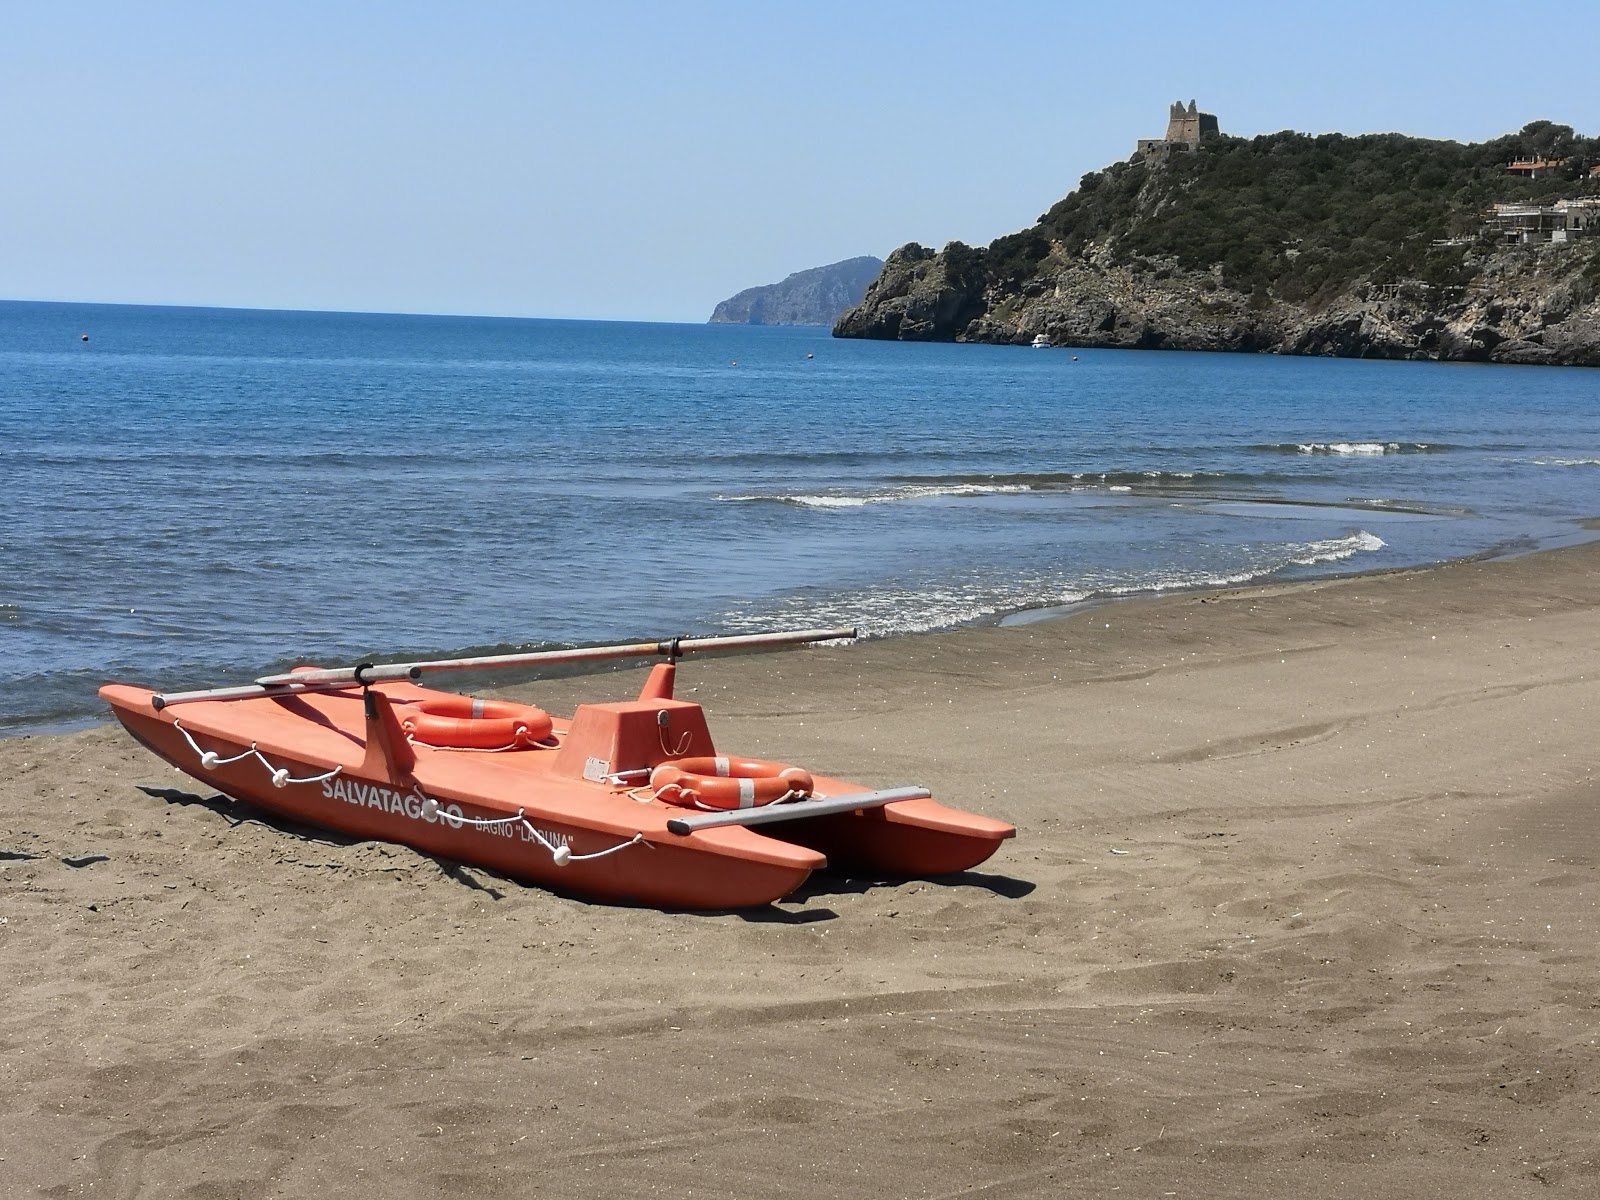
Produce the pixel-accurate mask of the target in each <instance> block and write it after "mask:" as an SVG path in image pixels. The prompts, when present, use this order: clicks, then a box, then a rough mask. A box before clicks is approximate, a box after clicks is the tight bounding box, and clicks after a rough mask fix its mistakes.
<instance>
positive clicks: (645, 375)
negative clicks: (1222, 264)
mask: <svg viewBox="0 0 1600 1200" xmlns="http://www.w3.org/2000/svg"><path fill="white" fill-rule="evenodd" d="M83 334H87V335H88V340H87V341H85V340H82V336H81V335H83ZM1597 484H1600V372H1597V371H1585V370H1581V369H1558V368H1514V367H1493V366H1442V365H1438V364H1423V363H1382V362H1358V361H1344V360H1324V359H1292V358H1274V357H1257V356H1245V355H1206V354H1181V353H1154V352H1117V351H1092V350H1080V351H1065V350H1048V351H1041V350H1033V349H1029V348H1018V347H988V346H953V345H907V344H898V343H880V342H852V341H835V340H833V339H832V338H831V337H829V336H828V333H827V331H826V330H821V329H761V328H747V327H737V326H689V325H649V324H628V323H611V322H577V321H547V320H515V319H491V318H468V317H427V316H393V315H362V314H335V313H300V312H256V311H238V310H221V309H183V308H147V307H131V306H112V305H68V304H44V303H25V302H3V303H0V488H3V493H0V494H3V496H4V501H5V522H4V525H3V526H0V731H7V730H9V731H11V732H17V731H21V730H26V729H34V728H40V727H46V726H51V725H59V724H61V723H63V722H71V721H73V720H77V719H82V718H85V717H89V716H93V715H96V714H97V713H98V712H99V708H98V702H97V701H96V699H95V696H94V689H95V687H96V686H98V684H99V683H101V682H102V681H104V680H106V679H110V678H118V679H124V680H129V681H136V682H142V683H146V684H149V685H151V686H156V687H164V688H172V687H180V686H202V685H206V684H210V683H223V682H237V681H241V680H245V679H248V678H251V677H253V676H255V675H257V674H260V673H261V672H263V671H264V670H268V669H275V668H279V667H282V666H283V665H285V664H288V663H291V662H299V661H313V662H320V663H324V664H337V663H347V662H354V661H357V660H359V659H362V658H372V657H377V658H379V659H380V660H382V659H394V658H412V657H418V656H422V655H426V654H431V653H434V652H451V653H453V652H458V651H466V650H477V651H485V652H488V651H501V650H506V649H510V648H513V647H524V646H527V647H537V646H544V645H563V644H572V643H579V642H592V641H605V640H613V639H621V640H636V639H640V638H649V637H657V636H667V635H671V634H677V633H713V632H731V631H746V630H757V629H766V628H782V627H797V626H812V625H832V624H852V625H859V626H861V627H862V629H863V630H864V631H865V632H866V633H868V634H870V635H873V636H893V635H895V634H902V633H907V632H912V631H920V630H928V629H936V628H943V627H950V626H957V625H961V624H966V623H972V622H983V621H993V620H996V619H1000V618H1004V617H1006V616H1007V615H1008V614H1017V613H1025V612H1028V611H1030V610H1038V609H1041V608H1050V607H1055V606H1062V605H1070V604H1073V603H1076V602H1079V601H1083V600H1087V599H1094V598H1103V597H1113V596H1123V595H1132V594H1140V593H1149V592H1157V591H1163V590H1170V589H1178V588H1193V587H1203V586H1208V585H1217V584H1224V583H1242V582H1246V581H1250V580H1261V579H1268V578H1305V577H1310V576H1315V575H1324V574H1329V573H1339V572H1350V571H1361V570H1369V569H1378V568H1386V567H1398V566H1405V565H1415V564H1424V563H1432V562H1438V561H1442V560H1447V559H1452V558H1458V557H1463V556H1469V555H1482V554H1499V553H1510V552H1515V551H1520V550H1525V549H1532V548H1535V547H1540V546H1550V545H1556V544H1562V543H1565V542H1569V541H1574V540H1579V539H1581V538H1584V537H1587V536H1590V535H1589V534H1587V533H1586V532H1584V531H1583V530H1582V529H1581V528H1580V527H1579V526H1578V524H1577V521H1578V519H1580V518H1585V517H1590V516H1594V515H1596V514H1597V512H1600V502H1597V500H1596V485H1597Z"/></svg>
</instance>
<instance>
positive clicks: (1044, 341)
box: [1032, 333, 1050, 350]
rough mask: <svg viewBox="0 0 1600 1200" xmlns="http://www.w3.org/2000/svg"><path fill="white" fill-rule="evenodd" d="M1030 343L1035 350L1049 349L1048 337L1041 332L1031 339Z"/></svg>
mask: <svg viewBox="0 0 1600 1200" xmlns="http://www.w3.org/2000/svg"><path fill="white" fill-rule="evenodd" d="M1032 345H1033V348H1034V349H1035V350H1048V349H1050V339H1049V337H1047V336H1046V335H1045V334H1042V333H1041V334H1038V335H1037V336H1036V337H1035V338H1034V339H1033V342H1032Z"/></svg>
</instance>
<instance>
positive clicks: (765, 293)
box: [709, 255, 883, 325]
mask: <svg viewBox="0 0 1600 1200" xmlns="http://www.w3.org/2000/svg"><path fill="white" fill-rule="evenodd" d="M882 269H883V260H882V259H881V258H873V257H871V256H870V255H866V256H863V257H861V258H847V259H845V260H844V261H843V262H836V263H829V264H828V265H827V266H825V267H812V268H811V269H810V270H808V271H796V272H795V273H794V274H793V275H790V276H789V277H788V278H787V279H785V280H783V281H782V282H781V283H769V284H764V285H763V286H761V287H753V288H746V289H745V290H744V291H742V292H740V293H739V294H738V295H736V296H731V297H729V298H728V299H726V300H724V301H723V302H722V303H721V304H719V305H717V307H716V311H714V312H713V313H712V314H711V320H710V322H709V323H710V324H713V325H832V324H833V323H834V322H835V321H837V320H838V319H839V316H840V314H842V313H844V312H845V311H846V310H848V309H850V308H853V307H855V306H856V305H857V304H860V303H861V297H862V296H863V295H864V294H865V293H866V290H867V285H868V284H869V283H871V282H872V281H873V280H874V279H876V278H877V277H878V272H879V271H881V270H882Z"/></svg>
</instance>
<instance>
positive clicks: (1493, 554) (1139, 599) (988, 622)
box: [0, 516, 1600, 745]
mask: <svg viewBox="0 0 1600 1200" xmlns="http://www.w3.org/2000/svg"><path fill="white" fill-rule="evenodd" d="M1572 522H1573V525H1574V526H1575V529H1577V530H1587V531H1593V532H1591V533H1590V534H1589V535H1588V536H1584V535H1582V534H1579V533H1577V532H1574V533H1573V534H1572V535H1571V536H1570V538H1567V539H1562V540H1560V541H1556V542H1553V543H1548V542H1547V543H1545V544H1543V545H1538V546H1534V547H1531V548H1521V549H1511V550H1507V549H1503V548H1498V547H1489V548H1487V549H1485V550H1483V551H1481V552H1479V553H1477V554H1470V555H1464V556H1461V557H1458V558H1450V559H1444V560H1441V561H1439V562H1433V563H1426V564H1422V565H1418V566H1397V567H1372V568H1368V569H1365V570H1356V571H1350V572H1347V573H1334V574H1328V575H1317V576H1312V577H1308V578H1300V579H1287V580H1279V581H1274V580H1273V579H1272V578H1271V576H1261V577H1258V578H1256V579H1253V580H1250V581H1248V582H1245V583H1216V584H1197V585H1194V586H1190V587H1174V588H1165V589H1160V590H1153V591H1142V592H1130V593H1127V594H1123V595H1112V596H1089V597H1086V598H1084V599H1083V600H1078V601H1074V602H1072V603H1070V604H1052V605H1040V606H1037V607H1032V608H1020V609H1011V610H1008V611H1006V612H999V613H993V614H990V615H988V616H986V617H981V618H977V619H975V620H973V621H970V622H965V623H962V624H959V625H954V626H950V627H948V628H944V629H931V630H919V631H916V632H910V633H894V634H887V635H883V636H881V637H869V638H866V639H863V640H865V641H870V642H878V641H889V642H893V641H898V640H900V639H902V638H920V637H936V636H941V635H945V634H951V633H959V632H961V631H963V630H971V629H989V628H1004V629H1010V628H1018V627H1022V626H1027V625H1034V624H1038V623H1040V622H1048V621H1057V620H1071V619H1073V618H1075V617H1080V616H1082V615H1083V614H1085V613H1089V612H1093V611H1095V610H1096V609H1100V608H1107V607H1117V606H1120V605H1123V604H1138V603H1145V602H1150V601H1159V600H1164V599H1180V598H1182V597H1185V596H1196V595H1203V594H1209V593H1214V592H1229V591H1236V590H1241V589H1243V590H1248V589H1251V588H1283V587H1302V586H1303V587H1319V586H1322V585H1324V584H1329V583H1337V582H1339V581H1341V580H1347V579H1361V578H1366V577H1374V578H1376V577H1381V576H1385V575H1399V574H1410V573H1415V572H1427V571H1437V570H1441V569H1444V568H1448V567H1451V566H1456V565H1460V564H1463V563H1477V562H1500V561H1508V560H1513V559H1517V558H1522V557H1525V556H1527V555H1537V554H1545V553H1549V552H1551V551H1554V550H1561V549H1566V548H1570V547H1572V546H1579V545H1585V544H1587V543H1589V542H1593V541H1600V516H1597V517H1575V518H1572ZM262 669H263V670H265V669H266V668H265V667H263V668H262ZM628 669H629V668H628V667H625V666H616V665H609V664H608V665H604V666H588V665H586V664H574V665H573V666H571V667H567V668H564V669H563V670H562V673H561V674H552V675H543V676H541V675H538V674H537V673H524V672H522V671H517V670H508V671H503V672H498V673H495V672H477V673H466V674H463V675H461V676H457V677H456V678H458V679H463V680H467V681H468V682H470V683H471V684H472V685H473V686H474V687H475V688H476V690H479V691H484V692H499V691H504V690H507V689H514V688H524V687H527V686H529V685H532V684H536V683H538V682H541V681H542V680H546V679H560V678H565V677H567V676H568V675H569V674H570V675H573V676H576V677H580V678H589V677H593V676H603V675H608V674H612V673H614V672H616V671H622V670H628ZM501 680H503V681H504V682H498V681H501ZM121 682H138V681H136V680H122V681H121ZM185 686H193V687H202V686H208V685H207V683H206V682H204V681H191V682H190V683H189V684H187V685H185ZM465 687H466V685H465V684H463V689H461V690H464V689H465ZM445 690H458V689H451V688H446V689H445ZM115 724H116V723H115V720H114V719H113V718H111V717H110V716H107V715H87V714H86V715H83V716H80V717H73V718H68V719H65V720H54V721H47V722H40V723H38V724H19V725H12V726H0V745H3V744H4V743H5V742H6V741H8V740H11V739H15V738H35V737H62V736H66V735H68V734H72V733H78V732H82V731H84V730H87V729H100V728H112V727H114V726H115Z"/></svg>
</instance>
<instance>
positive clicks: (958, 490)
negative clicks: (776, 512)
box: [717, 483, 1033, 508]
mask: <svg viewBox="0 0 1600 1200" xmlns="http://www.w3.org/2000/svg"><path fill="white" fill-rule="evenodd" d="M1032 490H1033V489H1032V488H1030V487H1029V486H1028V485H1027V484H1022V483H994V484H985V483H951V484H939V485H934V484H908V485H906V486H904V487H896V488H888V489H885V490H884V491H881V492H862V493H858V494H855V495H844V494H840V493H817V494H809V493H803V494H800V495H787V496H786V495H780V494H776V493H774V494H770V495H751V496H718V497H717V499H718V500H722V501H725V502H727V503H730V504H748V503H755V502H760V501H766V502H772V501H777V502H779V503H782V504H797V505H799V506H800V507H801V508H861V507H863V506H865V505H868V504H894V503H897V502H899V501H905V500H933V499H938V498H940V497H945V496H999V495H1007V494H1012V493H1016V492H1029V491H1032Z"/></svg>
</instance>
